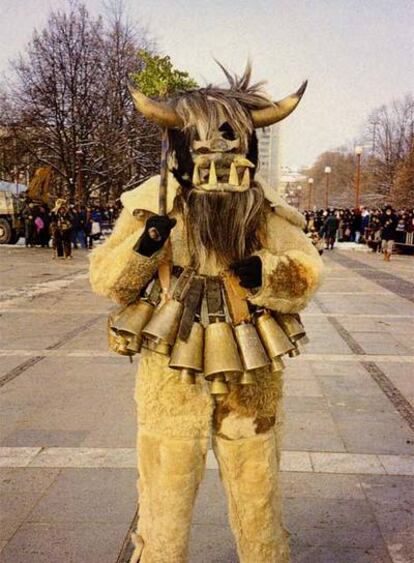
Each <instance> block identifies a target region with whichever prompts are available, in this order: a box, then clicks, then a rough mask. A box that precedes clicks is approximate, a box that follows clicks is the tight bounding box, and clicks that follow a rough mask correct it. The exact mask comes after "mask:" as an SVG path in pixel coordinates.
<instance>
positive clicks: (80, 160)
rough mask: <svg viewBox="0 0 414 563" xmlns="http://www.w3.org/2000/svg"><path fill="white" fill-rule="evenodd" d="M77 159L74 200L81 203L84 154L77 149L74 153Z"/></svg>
mask: <svg viewBox="0 0 414 563" xmlns="http://www.w3.org/2000/svg"><path fill="white" fill-rule="evenodd" d="M75 154H76V157H77V161H78V162H77V164H78V174H77V182H76V193H75V199H76V200H77V203H81V202H82V201H83V157H84V153H83V150H82V149H81V148H80V147H79V148H78V150H77V151H76V152H75Z"/></svg>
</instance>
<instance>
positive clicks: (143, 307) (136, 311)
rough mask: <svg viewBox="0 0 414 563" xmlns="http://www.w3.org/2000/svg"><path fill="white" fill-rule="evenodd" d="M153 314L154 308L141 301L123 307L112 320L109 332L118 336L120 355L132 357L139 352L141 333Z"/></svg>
mask: <svg viewBox="0 0 414 563" xmlns="http://www.w3.org/2000/svg"><path fill="white" fill-rule="evenodd" d="M153 312H154V306H153V305H152V304H151V303H148V301H145V300H142V299H141V300H140V301H138V302H137V303H133V304H132V305H127V306H126V307H124V308H123V309H122V310H121V311H120V312H119V314H118V315H116V316H115V317H114V318H113V321H112V324H111V330H112V331H113V332H115V334H116V335H117V336H118V341H119V353H120V354H124V355H132V354H136V353H138V352H139V351H140V350H141V343H142V331H143V329H144V327H145V326H146V325H147V324H148V322H149V321H150V319H151V317H152V314H153Z"/></svg>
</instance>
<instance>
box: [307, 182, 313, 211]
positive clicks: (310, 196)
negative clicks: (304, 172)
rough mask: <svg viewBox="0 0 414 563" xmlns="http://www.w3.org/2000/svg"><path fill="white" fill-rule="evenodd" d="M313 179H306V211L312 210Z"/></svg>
mask: <svg viewBox="0 0 414 563" xmlns="http://www.w3.org/2000/svg"><path fill="white" fill-rule="evenodd" d="M313 182H314V179H313V178H308V210H309V211H310V210H311V209H312V188H313Z"/></svg>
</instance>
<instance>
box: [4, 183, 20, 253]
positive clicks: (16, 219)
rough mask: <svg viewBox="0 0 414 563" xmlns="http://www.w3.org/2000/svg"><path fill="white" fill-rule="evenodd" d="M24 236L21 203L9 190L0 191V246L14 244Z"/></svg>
mask: <svg viewBox="0 0 414 563" xmlns="http://www.w3.org/2000/svg"><path fill="white" fill-rule="evenodd" d="M21 236H24V222H23V220H22V218H21V202H20V200H19V198H18V197H17V196H16V195H14V194H13V193H12V192H11V191H9V190H0V244H16V242H17V241H18V240H19V238H20V237H21Z"/></svg>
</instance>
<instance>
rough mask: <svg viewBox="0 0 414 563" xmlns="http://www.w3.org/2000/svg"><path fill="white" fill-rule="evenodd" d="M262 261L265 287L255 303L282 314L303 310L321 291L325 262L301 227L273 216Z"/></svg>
mask: <svg viewBox="0 0 414 563" xmlns="http://www.w3.org/2000/svg"><path fill="white" fill-rule="evenodd" d="M265 238H266V241H267V242H266V244H265V245H264V246H265V247H264V248H262V249H261V250H259V251H258V252H256V253H255V254H256V255H257V256H259V257H260V258H261V260H262V280H263V281H262V287H261V289H260V290H259V291H258V293H256V294H255V295H253V296H251V297H250V299H249V300H250V301H251V303H253V304H254V305H258V306H261V307H267V308H269V309H273V310H275V311H279V312H281V313H294V312H297V311H300V310H301V309H303V308H304V307H306V305H307V304H308V302H309V300H310V298H311V297H312V294H313V293H314V292H315V291H316V289H317V288H318V285H319V282H320V277H321V273H322V269H323V263H322V260H321V257H320V256H319V254H318V252H317V250H316V249H315V248H314V246H313V244H312V243H311V242H310V240H309V239H308V238H307V237H306V235H305V234H304V233H303V231H301V229H299V228H298V227H296V226H294V225H292V224H291V223H289V222H288V221H287V220H286V219H283V218H282V217H278V216H276V215H274V214H271V215H269V217H268V223H267V233H266V237H265Z"/></svg>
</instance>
